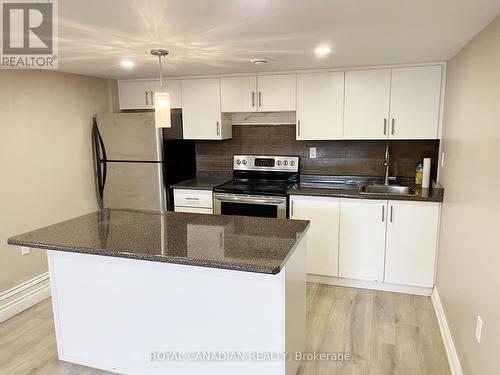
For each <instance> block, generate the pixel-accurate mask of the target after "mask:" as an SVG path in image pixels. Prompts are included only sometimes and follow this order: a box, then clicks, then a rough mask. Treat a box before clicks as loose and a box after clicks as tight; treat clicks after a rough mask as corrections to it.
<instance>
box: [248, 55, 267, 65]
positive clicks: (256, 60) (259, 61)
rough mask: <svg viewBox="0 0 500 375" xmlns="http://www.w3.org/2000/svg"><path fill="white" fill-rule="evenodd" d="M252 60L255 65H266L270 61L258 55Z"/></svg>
mask: <svg viewBox="0 0 500 375" xmlns="http://www.w3.org/2000/svg"><path fill="white" fill-rule="evenodd" d="M250 62H251V63H252V64H255V65H264V64H267V63H268V62H269V60H268V59H263V58H261V57H256V58H253V59H250Z"/></svg>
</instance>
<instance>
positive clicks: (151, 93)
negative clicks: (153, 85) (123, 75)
mask: <svg viewBox="0 0 500 375" xmlns="http://www.w3.org/2000/svg"><path fill="white" fill-rule="evenodd" d="M149 94H150V95H151V96H150V98H151V105H155V95H154V93H153V91H150V92H149Z"/></svg>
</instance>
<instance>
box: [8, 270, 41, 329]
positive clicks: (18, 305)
mask: <svg viewBox="0 0 500 375" xmlns="http://www.w3.org/2000/svg"><path fill="white" fill-rule="evenodd" d="M48 297H50V286H49V273H48V272H45V273H43V274H41V275H38V276H36V277H34V278H32V279H30V280H28V281H25V282H24V283H22V284H19V285H17V286H15V287H14V288H11V289H8V290H6V291H4V292H2V293H0V323H2V322H4V321H6V320H7V319H9V318H12V317H13V316H14V315H17V314H19V313H20V312H22V311H24V310H26V309H28V308H30V307H31V306H33V305H36V304H37V303H38V302H40V301H43V300H44V299H46V298H48Z"/></svg>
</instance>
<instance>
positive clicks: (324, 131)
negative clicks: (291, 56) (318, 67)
mask: <svg viewBox="0 0 500 375" xmlns="http://www.w3.org/2000/svg"><path fill="white" fill-rule="evenodd" d="M343 111H344V72H332V73H311V74H298V75H297V128H296V129H297V139H298V140H320V139H342V138H343V117H344V113H343Z"/></svg>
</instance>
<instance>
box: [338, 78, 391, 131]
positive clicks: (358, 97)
mask: <svg viewBox="0 0 500 375" xmlns="http://www.w3.org/2000/svg"><path fill="white" fill-rule="evenodd" d="M390 90H391V70H390V69H379V70H359V71H351V72H346V73H345V109H344V138H345V139H386V138H387V134H388V133H387V130H388V121H389V98H390Z"/></svg>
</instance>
